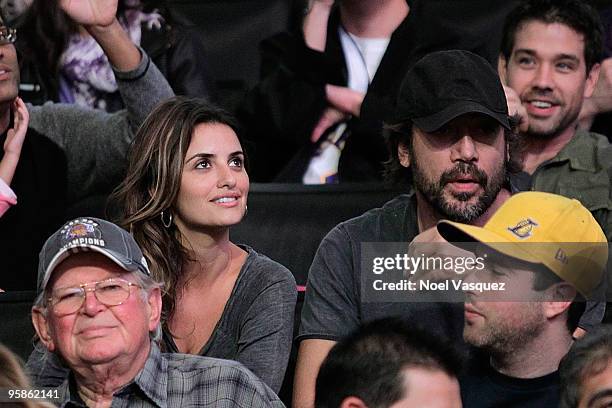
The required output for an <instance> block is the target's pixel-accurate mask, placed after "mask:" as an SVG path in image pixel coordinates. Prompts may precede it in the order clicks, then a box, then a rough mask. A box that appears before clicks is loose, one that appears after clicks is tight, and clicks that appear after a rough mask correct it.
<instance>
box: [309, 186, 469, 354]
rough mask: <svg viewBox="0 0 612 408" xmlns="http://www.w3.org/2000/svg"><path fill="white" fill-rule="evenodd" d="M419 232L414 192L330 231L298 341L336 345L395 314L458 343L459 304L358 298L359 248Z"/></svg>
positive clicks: (320, 251) (319, 254)
mask: <svg viewBox="0 0 612 408" xmlns="http://www.w3.org/2000/svg"><path fill="white" fill-rule="evenodd" d="M418 233H419V231H418V223H417V214H416V198H415V196H414V194H412V193H411V194H406V195H400V196H398V197H396V198H394V199H392V200H391V201H389V202H387V203H386V204H385V205H384V206H383V207H381V208H376V209H373V210H370V211H368V212H366V213H365V214H363V215H361V216H359V217H356V218H353V219H350V220H348V221H345V222H342V223H340V224H338V225H337V226H336V227H334V228H333V229H332V230H331V231H330V232H329V233H328V234H327V236H326V237H325V238H323V240H322V241H321V245H320V246H319V249H318V250H317V253H316V255H315V258H314V260H313V263H312V266H311V267H310V271H309V273H308V283H307V286H306V297H305V301H304V307H303V309H302V317H301V326H300V331H299V336H298V340H304V339H325V340H333V341H338V340H339V339H340V338H342V337H343V336H346V335H347V334H349V333H350V332H351V331H353V330H355V329H357V328H358V327H359V326H360V325H361V324H363V323H365V322H368V321H371V320H375V319H379V318H383V317H390V316H397V317H401V318H403V319H406V320H409V321H410V322H412V323H415V324H419V325H422V326H427V328H428V329H429V330H431V331H433V332H434V333H436V334H438V335H441V336H444V337H447V338H449V339H451V340H457V341H459V342H461V343H462V333H463V304H457V303H443V302H437V303H434V302H427V303H425V302H365V301H364V299H363V297H362V295H361V265H360V263H361V262H360V261H361V259H360V258H361V257H360V252H361V244H362V243H363V242H406V243H409V242H411V241H412V240H413V238H414V237H415V236H416V235H418Z"/></svg>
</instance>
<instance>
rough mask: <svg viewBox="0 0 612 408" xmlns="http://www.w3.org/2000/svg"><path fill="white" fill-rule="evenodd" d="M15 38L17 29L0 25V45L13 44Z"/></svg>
mask: <svg viewBox="0 0 612 408" xmlns="http://www.w3.org/2000/svg"><path fill="white" fill-rule="evenodd" d="M16 40H17V29H15V28H8V27H6V26H0V45H6V44H13V43H14V42H15V41H16Z"/></svg>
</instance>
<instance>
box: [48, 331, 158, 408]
mask: <svg viewBox="0 0 612 408" xmlns="http://www.w3.org/2000/svg"><path fill="white" fill-rule="evenodd" d="M167 388H168V362H167V361H166V360H165V359H163V358H162V355H161V352H160V350H159V347H158V346H157V344H156V343H155V342H154V341H152V342H151V351H150V352H149V357H148V358H147V360H146V361H145V365H144V367H143V369H142V370H140V372H139V373H138V374H137V375H136V377H135V378H134V380H133V381H132V382H130V383H128V384H126V385H125V386H124V387H122V388H121V389H120V390H119V391H117V392H116V393H115V394H114V395H116V396H121V395H123V394H134V393H135V392H138V391H136V390H139V391H140V392H141V393H144V395H146V397H147V398H148V399H149V400H150V402H151V403H152V404H154V405H155V406H157V407H159V408H167V396H168V395H167V394H168V393H167V392H166V391H167ZM62 389H63V390H64V396H63V398H62V401H63V403H62V404H61V405H60V406H61V407H83V408H85V407H86V405H85V403H84V402H83V400H82V399H81V396H80V395H79V393H78V392H77V388H76V381H75V379H74V374H73V373H72V372H71V373H70V375H69V377H68V379H67V380H66V381H64V383H63V384H62V385H61V386H60V390H62Z"/></svg>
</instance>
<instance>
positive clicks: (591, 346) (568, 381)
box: [559, 324, 612, 408]
mask: <svg viewBox="0 0 612 408" xmlns="http://www.w3.org/2000/svg"><path fill="white" fill-rule="evenodd" d="M559 376H560V377H561V405H559V406H560V407H561V408H589V407H592V408H595V407H608V406H610V401H611V400H612V326H611V325H607V324H606V325H602V326H600V327H598V328H596V329H594V330H593V331H590V332H589V333H587V334H586V335H585V336H584V337H583V338H581V339H580V340H578V341H577V342H576V343H574V345H573V346H572V348H571V349H570V351H569V353H567V355H566V356H565V357H563V360H561V365H560V366H559Z"/></svg>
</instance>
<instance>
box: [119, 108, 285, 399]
mask: <svg viewBox="0 0 612 408" xmlns="http://www.w3.org/2000/svg"><path fill="white" fill-rule="evenodd" d="M237 134H238V132H237V126H236V125H235V123H234V120H233V119H232V118H231V117H230V116H228V115H227V114H226V113H225V112H224V111H222V110H220V109H218V108H215V107H213V106H211V105H209V104H208V103H206V102H204V101H202V100H198V99H189V98H184V97H176V98H172V99H171V100H169V101H167V102H165V103H162V104H161V105H160V106H158V107H157V109H155V110H154V111H153V112H152V113H151V115H150V116H149V117H148V119H147V120H146V121H145V122H144V123H143V125H142V126H141V128H140V129H139V131H138V134H137V135H136V138H135V140H134V144H133V146H132V150H131V153H130V156H129V165H128V170H127V177H126V178H125V180H124V181H123V182H122V184H121V185H120V186H119V188H118V189H117V190H116V191H115V194H114V196H113V197H114V200H113V201H115V202H116V203H117V204H119V206H120V208H121V214H122V216H121V218H120V219H119V224H121V225H122V226H123V227H124V228H126V229H127V230H129V231H130V232H131V233H132V234H133V235H134V237H135V239H136V241H137V242H138V244H139V245H140V247H141V248H142V250H143V253H144V255H145V257H146V258H147V261H148V263H149V267H150V269H151V272H152V274H153V276H154V277H155V278H157V279H158V280H160V281H163V282H164V283H165V291H164V298H163V301H164V317H165V319H164V322H165V323H164V338H163V343H164V346H165V348H166V350H167V351H174V352H181V353H191V354H201V355H206V356H210V357H219V358H226V359H232V360H237V361H239V362H241V363H243V364H244V365H245V366H247V367H248V368H249V369H251V371H253V372H254V373H255V374H256V375H258V376H259V377H260V378H262V379H263V380H264V381H265V382H266V383H267V384H268V385H269V386H270V387H271V388H272V389H273V390H275V391H276V392H278V390H279V389H280V386H281V383H282V380H283V376H284V372H285V369H286V365H287V361H288V358H289V352H290V349H291V337H292V333H293V313H294V307H295V302H296V297H297V292H296V286H295V280H294V279H293V276H292V275H291V273H290V272H289V271H288V270H287V269H286V268H285V267H283V266H282V265H280V264H278V263H276V262H274V261H272V260H270V259H269V258H267V257H265V256H263V255H260V254H258V253H257V252H255V251H254V250H253V249H252V248H250V247H248V246H245V245H236V244H234V243H233V242H231V241H230V239H229V228H230V226H232V225H235V224H237V223H239V222H240V221H241V220H242V218H243V216H244V214H245V213H246V210H247V196H248V192H249V177H248V174H247V172H246V166H245V162H246V160H245V154H244V152H243V150H242V146H241V143H240V140H239V139H238V136H237Z"/></svg>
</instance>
